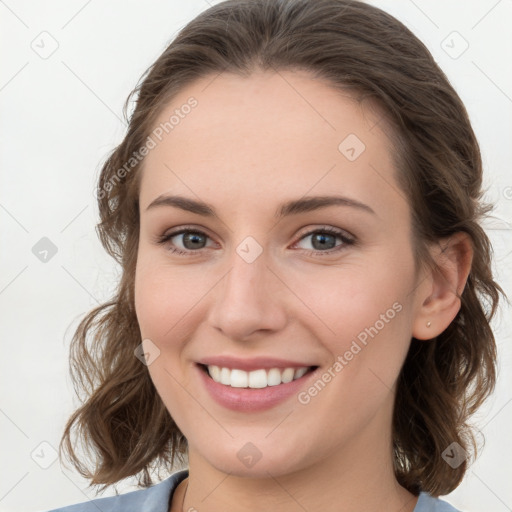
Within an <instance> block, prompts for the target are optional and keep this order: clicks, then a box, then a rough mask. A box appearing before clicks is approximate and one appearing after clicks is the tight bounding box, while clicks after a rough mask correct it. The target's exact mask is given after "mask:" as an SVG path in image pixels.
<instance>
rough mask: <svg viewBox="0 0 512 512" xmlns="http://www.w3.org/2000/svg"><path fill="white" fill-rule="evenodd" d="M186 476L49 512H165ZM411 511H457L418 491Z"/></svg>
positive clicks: (186, 472) (175, 474)
mask: <svg viewBox="0 0 512 512" xmlns="http://www.w3.org/2000/svg"><path fill="white" fill-rule="evenodd" d="M187 476H188V470H187V469H184V470H182V471H178V472H177V473H174V474H173V475H171V476H170V477H169V478H167V479H166V480H164V481H163V482H160V483H159V484H156V485H153V486H152V487H148V488H147V489H141V490H139V491H132V492H128V493H126V494H119V495H118V496H110V497H108V498H97V499H93V500H90V501H86V502H85V503H79V504H77V505H70V506H68V507H63V508H58V509H55V510H52V511H50V512H168V510H169V506H170V504H171V500H172V495H173V494H174V490H175V489H176V487H177V486H178V484H179V483H180V482H181V481H182V480H183V479H185V478H186V477H187ZM413 512H460V511H458V510H457V509H455V508H453V507H452V506H451V505H450V504H448V503H446V502H445V501H442V500H440V499H439V498H433V497H432V496H429V495H428V494H426V493H424V492H422V493H421V494H420V497H419V499H418V503H417V504H416V506H415V507H414V511H413Z"/></svg>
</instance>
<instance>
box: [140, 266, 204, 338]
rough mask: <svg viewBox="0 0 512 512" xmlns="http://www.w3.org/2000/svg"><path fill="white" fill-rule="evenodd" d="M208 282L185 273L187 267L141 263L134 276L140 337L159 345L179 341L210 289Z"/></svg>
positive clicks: (190, 273) (196, 275)
mask: <svg viewBox="0 0 512 512" xmlns="http://www.w3.org/2000/svg"><path fill="white" fill-rule="evenodd" d="M209 281H211V279H209V278H208V277H207V276H206V275H204V274H199V273H197V272H195V273H193V272H190V270H188V272H187V270H186V267H183V268H179V267H173V268H170V267H168V266H167V265H165V263H161V262H156V261H153V262H151V263H148V264H145V262H144V260H142V261H141V262H140V264H138V266H137V271H136V276H135V309H136V314H137V319H138V322H139V326H140V329H141V333H142V336H143V337H145V338H150V339H155V340H158V341H159V342H163V341H164V340H171V339H182V338H183V336H184V331H183V330H184V329H185V328H186V326H187V325H188V324H189V323H190V322H191V319H193V318H194V317H195V316H196V315H197V312H198V310H199V308H198V306H199V305H200V302H201V299H202V297H203V296H204V294H205V290H206V289H209V288H211V286H212V285H209V284H208V283H209ZM212 284H213V282H212Z"/></svg>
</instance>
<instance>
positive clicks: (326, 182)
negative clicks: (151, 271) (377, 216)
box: [140, 71, 399, 208]
mask: <svg viewBox="0 0 512 512" xmlns="http://www.w3.org/2000/svg"><path fill="white" fill-rule="evenodd" d="M191 98H193V100H194V103H191V101H190V100H191ZM189 104H195V106H194V107H193V108H189V107H187V108H184V106H185V105H189ZM173 115H174V117H173V119H172V126H171V124H170V123H169V120H170V119H171V117H172V116H173ZM165 123H167V130H164V131H163V133H162V134H161V135H160V136H161V140H158V139H157V138H155V137H154V138H155V142H156V146H155V147H154V149H152V150H151V151H150V153H149V154H148V155H147V157H146V159H145V162H144V165H143V171H142V172H143V176H142V182H141V198H140V199H141V205H142V206H143V205H144V204H146V205H147V204H148V203H149V202H150V201H151V200H152V199H154V197H155V196H157V195H159V194H161V193H163V192H167V191H169V192H170V191H172V192H180V193H182V192H183V193H187V192H188V193H189V194H190V192H192V193H197V194H199V195H201V194H204V193H208V194H211V195H215V194H218V195H219V198H222V197H230V198H231V200H235V198H238V199H239V200H240V201H241V202H242V203H244V204H246V205H248V204H251V202H252V201H254V203H255V204H256V203H259V202H260V201H261V197H262V195H263V194H265V196H266V197H274V196H275V195H276V193H278V192H279V191H281V193H280V195H282V196H283V197H285V196H286V197H287V196H290V197H293V198H296V197H297V196H303V195H305V194H307V193H308V192H309V191H311V193H314V194H317V193H326V192H333V188H335V189H337V190H338V191H339V192H344V193H348V194H350V193H353V194H357V195H358V196H359V197H358V198H359V199H360V200H366V201H368V200H370V199H372V201H373V204H377V208H378V207H379V206H378V203H385V202H386V201H383V199H386V198H388V199H392V200H396V199H397V198H394V197H393V196H396V185H395V186H393V185H392V183H391V182H393V181H394V178H393V175H394V162H393V158H392V148H391V145H390V142H389V140H388V138H387V137H386V135H385V134H384V133H383V131H382V130H381V126H383V125H384V122H383V119H382V114H381V113H380V112H379V110H378V109H377V108H376V107H375V105H372V104H370V103H368V102H366V103H364V104H361V103H359V102H358V101H356V100H355V99H354V98H353V97H352V96H350V95H349V93H348V92H341V91H339V90H335V89H333V88H332V87H330V86H329V85H328V84H326V83H325V82H324V81H321V80H318V79H314V78H313V77H312V76H311V75H310V74H308V73H307V72H298V71H293V72H292V71H280V72H279V73H275V72H263V71H261V72H255V73H254V74H252V75H250V76H249V77H247V78H243V77H240V76H237V75H233V74H228V73H221V74H220V75H210V76H207V77H204V78H202V79H200V80H198V81H196V82H194V83H192V84H191V85H189V86H188V87H186V88H184V89H183V90H182V91H181V92H180V93H179V94H178V95H176V96H175V97H174V98H173V100H172V101H171V102H170V103H169V105H167V106H166V107H165V108H164V109H163V110H162V112H161V113H160V115H159V118H158V120H157V122H156V123H155V127H154V128H155V129H157V130H158V127H160V132H161V131H162V127H165V126H166V124H165ZM166 131H167V132H168V133H166ZM386 183H387V188H388V189H389V190H387V191H383V186H386ZM390 185H391V186H390ZM393 189H394V190H393ZM379 190H380V192H379V197H376V196H375V194H376V192H378V191H379ZM365 196H366V197H365ZM388 196H389V197H388ZM398 199H399V198H398ZM383 206H385V204H384V205H383Z"/></svg>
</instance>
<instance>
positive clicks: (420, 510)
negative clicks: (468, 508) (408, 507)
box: [413, 492, 461, 512]
mask: <svg viewBox="0 0 512 512" xmlns="http://www.w3.org/2000/svg"><path fill="white" fill-rule="evenodd" d="M413 512H461V511H459V510H458V509H456V508H455V507H453V506H452V505H450V504H449V503H447V502H446V501H443V500H440V499H439V498H433V497H432V496H430V495H429V494H427V493H425V492H422V493H420V497H419V499H418V503H416V506H415V507H414V511H413Z"/></svg>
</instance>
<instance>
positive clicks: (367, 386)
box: [135, 72, 422, 476]
mask: <svg viewBox="0 0 512 512" xmlns="http://www.w3.org/2000/svg"><path fill="white" fill-rule="evenodd" d="M191 97H193V98H194V100H195V101H194V100H190V98H191ZM196 102H197V103H196ZM184 105H194V106H193V107H190V108H189V107H184ZM173 115H174V116H175V117H174V118H173V120H172V121H171V123H168V124H167V125H166V129H162V126H163V125H160V123H165V122H168V121H169V119H170V118H171V116H173ZM157 125H159V126H160V128H158V126H155V128H156V129H157V131H155V132H153V135H152V139H153V142H154V143H155V144H153V143H151V144H150V145H151V146H153V145H155V147H153V148H152V149H151V150H150V151H149V154H148V155H147V157H146V159H145V163H144V170H143V176H142V181H141V190H140V220H141V227H140V243H139V252H138V261H137V269H136V281H135V300H136V311H137V317H138V321H139V324H140V329H141V334H142V339H144V340H145V342H144V350H145V352H146V353H147V354H148V357H149V359H148V362H149V363H150V364H149V365H148V369H149V372H150V374H151V377H152V379H153V381H154V383H155V386H156V389H157V390H158V393H159V394H160V396H161V397H162V400H163V401H164V403H165V405H166V407H167V409H168V410H169V411H170V413H171V415H172V417H173V418H174V420H175V422H176V423H177V425H178V426H179V428H180V429H181V431H182V432H183V433H184V435H185V436H186V438H187V440H188V443H189V451H190V460H191V464H192V461H197V462H196V463H197V464H199V463H200V462H201V463H203V464H208V465H209V466H210V467H213V468H216V469H217V470H220V471H223V472H229V473H231V474H234V475H241V476H243V475H254V476H267V475H268V473H271V474H272V475H274V476H277V475H284V474H286V473H290V472H292V471H295V470H300V469H304V468H308V467H311V466H314V465H315V464H318V463H319V462H320V461H323V463H327V461H329V460H332V461H339V460H342V459H345V460H351V461H356V460H358V457H359V458H365V457H366V459H367V457H375V458H379V457H380V456H381V455H382V456H383V457H389V458H390V456H391V444H390V443H391V440H390V438H391V417H392V407H393V399H394V392H395V382H396V379H397V376H398V374H399V371H400V368H401V366H402V364H403V361H404V359H405V356H406V353H407V350H408V347H409V343H410V339H411V336H412V335H413V330H414V322H415V318H416V315H417V311H418V308H419V304H420V300H419V299H418V290H419V289H421V283H422V281H421V278H420V277H418V276H417V275H416V272H415V266H414V259H413V250H412V245H411V224H410V209H409V206H408V203H407V201H406V199H405V196H404V194H403V193H402V192H401V190H400V189H399V187H398V184H397V181H396V179H395V177H394V164H393V159H392V157H393V155H392V150H391V149H390V144H389V142H388V140H387V138H386V136H385V135H384V132H383V131H382V130H385V129H386V128H385V124H384V122H383V121H382V120H380V123H379V117H378V115H377V114H376V111H374V112H373V113H372V112H371V111H370V110H367V109H366V107H365V108H363V107H362V106H361V105H359V104H358V103H356V102H355V101H353V100H352V99H350V98H349V97H348V96H342V95H341V94H340V93H339V92H336V91H334V90H333V89H331V88H329V87H328V86H327V85H326V84H324V83H323V82H320V81H317V80H313V79H312V78H310V76H309V75H307V74H304V73H293V72H280V73H279V74H274V73H270V72H267V73H263V72H258V73H255V74H253V75H252V76H251V77H250V78H245V79H244V78H240V77H236V76H234V75H229V74H221V75H218V76H216V77H215V76H209V77H207V78H205V79H202V80H200V81H198V82H196V83H194V84H193V85H191V86H189V87H188V88H186V89H185V90H183V91H182V92H181V93H180V94H179V96H177V97H175V98H174V99H173V101H172V103H171V104H169V105H168V106H167V107H166V108H165V109H164V110H163V112H162V113H161V115H160V117H159V120H158V122H157ZM166 131H167V132H168V133H167V134H166ZM159 139H161V140H159ZM166 197H167V198H168V199H166ZM178 198H179V199H178ZM311 198H318V199H315V200H312V199H311ZM320 198H322V199H320ZM164 237H167V239H166V240H165V238H164ZM162 238H164V242H163V243H159V242H158V241H159V239H162ZM304 371H306V373H305V374H303V373H304ZM208 372H209V373H210V374H211V376H210V374H209V373H208ZM302 374H303V375H302ZM301 375H302V376H301ZM212 377H213V378H212ZM292 378H293V379H295V380H292V381H291V382H290V381H289V380H290V379H292ZM219 380H220V382H217V381H219ZM366 459H365V460H366Z"/></svg>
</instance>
